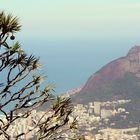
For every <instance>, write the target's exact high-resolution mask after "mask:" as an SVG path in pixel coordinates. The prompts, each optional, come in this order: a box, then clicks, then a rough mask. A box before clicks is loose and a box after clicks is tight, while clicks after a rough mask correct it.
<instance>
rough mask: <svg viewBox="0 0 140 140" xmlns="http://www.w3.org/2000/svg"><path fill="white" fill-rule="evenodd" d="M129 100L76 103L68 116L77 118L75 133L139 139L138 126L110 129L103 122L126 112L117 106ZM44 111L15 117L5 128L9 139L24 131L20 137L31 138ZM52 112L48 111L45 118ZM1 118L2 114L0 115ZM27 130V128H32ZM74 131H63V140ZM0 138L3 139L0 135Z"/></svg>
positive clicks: (88, 139) (95, 139) (97, 139)
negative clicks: (18, 117)
mask: <svg viewBox="0 0 140 140" xmlns="http://www.w3.org/2000/svg"><path fill="white" fill-rule="evenodd" d="M129 102H130V100H118V101H111V102H110V101H108V102H93V103H92V102H90V103H89V104H87V105H83V104H77V105H75V106H74V111H73V113H72V114H71V116H70V118H69V119H70V120H71V121H72V120H73V119H74V118H75V117H77V120H78V130H76V133H77V135H83V136H84V137H85V140H140V138H139V137H138V135H136V133H135V132H136V131H138V128H137V127H136V128H129V129H128V128H126V129H112V128H109V127H106V125H105V124H107V123H108V120H109V119H110V118H111V117H112V116H115V115H117V114H119V113H122V112H125V113H129V112H126V110H125V108H121V107H118V106H120V105H122V104H126V103H129ZM44 113H45V112H44V111H40V112H36V111H35V110H33V111H32V113H31V115H30V116H29V117H28V118H27V119H24V118H22V119H17V120H16V121H15V122H14V123H13V124H12V125H11V126H10V127H9V129H8V130H7V133H8V134H10V136H11V140H12V139H14V137H15V136H17V135H19V134H21V133H25V135H23V136H22V137H21V138H20V139H22V140H29V139H31V138H33V137H34V136H35V135H36V133H37V131H38V128H36V129H33V128H34V124H35V122H36V120H39V119H40V117H41V116H42V115H43V114H44ZM51 114H52V113H51V112H49V111H48V113H47V116H45V118H44V119H47V118H48V117H49V116H50V115H51ZM0 118H1V119H3V120H4V118H2V116H0ZM32 129H33V131H31V132H29V130H32ZM74 134H75V131H70V132H69V133H66V132H64V133H63V135H64V136H65V137H66V138H65V140H69V139H68V137H71V136H74ZM0 140H4V138H3V137H2V136H0Z"/></svg>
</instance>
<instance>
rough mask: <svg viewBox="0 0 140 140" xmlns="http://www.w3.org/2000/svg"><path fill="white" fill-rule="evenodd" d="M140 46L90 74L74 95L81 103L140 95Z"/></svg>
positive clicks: (74, 98)
mask: <svg viewBox="0 0 140 140" xmlns="http://www.w3.org/2000/svg"><path fill="white" fill-rule="evenodd" d="M139 73H140V46H134V47H132V48H131V49H130V50H129V52H128V54H127V55H126V56H125V57H121V58H119V59H116V60H114V61H112V62H110V63H109V64H107V65H105V66H104V67H102V68H101V69H100V70H99V71H97V72H96V73H95V74H93V75H92V76H90V78H89V79H88V81H87V82H86V84H85V85H84V87H83V88H82V90H81V91H80V92H79V93H78V94H75V95H74V96H73V100H74V101H76V102H80V103H88V102H90V101H94V100H99V101H106V100H114V99H120V98H128V99H129V98H138V97H140V86H139V85H140V84H139V79H140V78H139V77H140V74H139Z"/></svg>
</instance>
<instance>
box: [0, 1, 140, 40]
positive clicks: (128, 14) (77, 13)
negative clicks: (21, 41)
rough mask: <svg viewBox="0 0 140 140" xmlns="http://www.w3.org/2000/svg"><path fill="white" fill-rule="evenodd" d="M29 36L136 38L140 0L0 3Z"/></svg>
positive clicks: (139, 15) (0, 6)
mask: <svg viewBox="0 0 140 140" xmlns="http://www.w3.org/2000/svg"><path fill="white" fill-rule="evenodd" d="M0 1H1V2H0V8H1V9H2V10H5V11H8V12H12V13H13V14H14V15H17V16H18V17H20V19H21V23H22V24H23V25H24V26H23V29H24V34H25V35H26V36H28V37H72V38H75V37H76V38H80V37H82V38H101V37H105V38H107V37H111V38H113V37H118V36H119V37H124V36H125V37H137V36H138V35H140V32H139V30H138V29H139V28H138V27H139V25H140V24H139V23H140V18H139V17H140V1H139V0H117V1H115V0H36V1H35V0H28V1H23V0H20V1H19V0H9V1H8V0H0Z"/></svg>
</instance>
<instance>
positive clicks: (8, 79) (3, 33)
mask: <svg viewBox="0 0 140 140" xmlns="http://www.w3.org/2000/svg"><path fill="white" fill-rule="evenodd" d="M20 29H21V25H20V24H19V21H18V18H17V17H13V16H12V15H11V14H8V15H6V14H5V13H4V12H0V46H1V49H0V73H1V76H0V79H1V82H0V114H2V115H3V118H0V139H8V140H13V139H16V140H18V139H21V138H22V139H25V136H26V139H27V136H28V134H29V133H32V132H34V135H33V137H34V139H39V140H40V139H46V140H54V139H62V134H63V133H64V132H66V131H67V130H70V128H71V129H72V128H75V125H76V124H75V122H73V123H72V124H71V125H69V127H70V128H69V127H68V122H69V115H70V114H71V113H72V108H73V106H72V104H71V100H70V99H69V98H68V99H66V98H61V97H57V98H56V97H54V96H52V95H51V94H50V93H51V88H50V86H48V85H47V86H46V87H45V88H44V89H43V90H42V89H41V81H42V80H43V77H42V76H41V75H37V74H36V75H35V74H34V72H35V70H37V69H38V68H39V67H40V63H39V59H38V58H36V57H35V56H33V55H30V56H28V55H27V54H26V53H25V52H24V51H23V50H22V49H21V45H20V43H19V42H16V43H14V44H9V42H7V39H8V38H10V39H11V40H13V39H15V36H14V34H15V33H16V32H18V31H20ZM12 43H13V42H12ZM32 74H33V75H32ZM42 105H46V110H44V111H43V113H39V118H35V117H36V114H38V113H36V114H34V115H33V114H32V111H33V110H37V109H38V108H41V106H42ZM32 115H33V116H32ZM31 116H32V117H33V118H32V117H31ZM30 117H31V118H30ZM29 118H30V121H32V122H33V123H32V125H31V126H30V127H29V128H28V129H26V130H23V131H22V132H18V130H17V128H16V125H15V124H17V123H18V124H19V123H20V122H22V121H23V120H24V121H26V120H29ZM34 119H35V120H34ZM18 124H17V125H18ZM27 125H28V124H27ZM25 127H26V126H25ZM15 129H16V131H15V132H14V134H13V133H12V131H14V130H15ZM23 136H24V138H23Z"/></svg>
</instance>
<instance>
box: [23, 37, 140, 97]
mask: <svg viewBox="0 0 140 140" xmlns="http://www.w3.org/2000/svg"><path fill="white" fill-rule="evenodd" d="M20 42H21V45H22V48H23V49H24V50H25V51H26V52H27V53H28V54H34V55H35V56H36V57H39V58H40V62H41V64H42V67H41V69H40V70H39V71H40V73H42V74H43V75H45V76H46V80H45V83H44V84H51V85H53V86H54V89H55V93H56V94H57V95H59V94H61V93H64V92H66V91H68V90H71V89H73V88H76V87H81V86H83V85H84V84H85V82H86V81H87V79H88V78H89V77H90V76H91V75H92V74H93V73H95V72H96V71H97V70H99V69H100V68H101V67H102V66H104V65H105V64H107V63H108V62H110V61H112V60H114V59H116V58H118V57H122V56H125V55H126V54H127V52H128V50H129V49H130V48H131V47H132V46H134V45H138V43H139V40H138V39H135V40H134V39H133V40H131V39H130V38H126V39H122V40H121V39H109V38H108V39H66V38H53V39H52V38H51V39H48V38H41V39H30V38H28V39H20Z"/></svg>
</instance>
